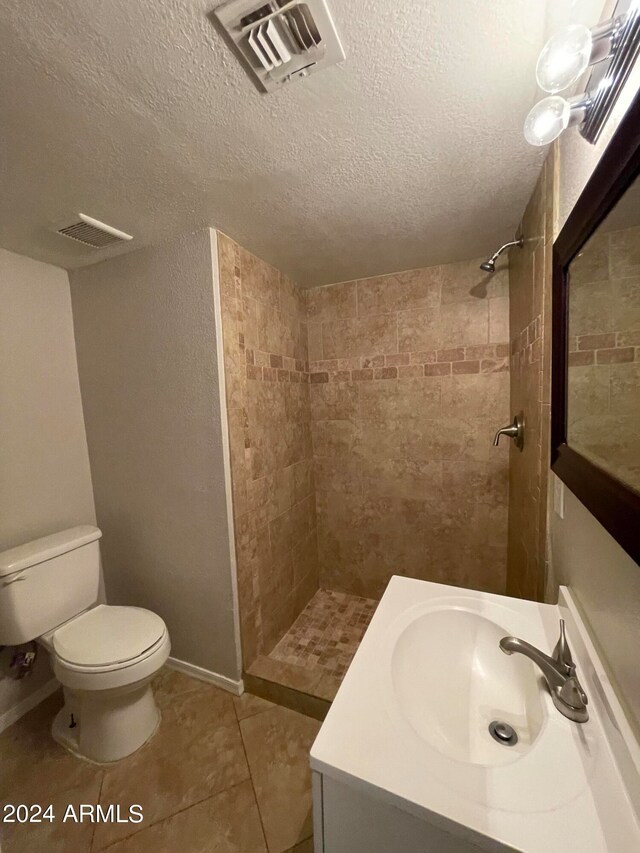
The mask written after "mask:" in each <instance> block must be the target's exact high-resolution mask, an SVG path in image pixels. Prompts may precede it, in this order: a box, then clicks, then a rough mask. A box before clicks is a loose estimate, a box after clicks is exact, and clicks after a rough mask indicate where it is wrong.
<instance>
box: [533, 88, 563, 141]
mask: <svg viewBox="0 0 640 853" xmlns="http://www.w3.org/2000/svg"><path fill="white" fill-rule="evenodd" d="M570 113H571V105H570V104H569V101H566V100H565V99H564V98H561V97H560V96H559V95H551V96H550V97H549V98H544V100H542V101H540V102H539V103H537V104H536V105H535V107H534V108H533V109H532V110H531V111H530V112H529V115H528V116H527V118H526V120H525V123H524V136H525V139H526V140H527V142H529V143H530V144H531V145H548V144H549V143H550V142H553V140H554V139H557V138H558V137H559V136H560V134H561V133H562V131H563V130H565V128H566V127H568V125H569V115H570Z"/></svg>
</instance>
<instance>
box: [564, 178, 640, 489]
mask: <svg viewBox="0 0 640 853" xmlns="http://www.w3.org/2000/svg"><path fill="white" fill-rule="evenodd" d="M567 407H568V411H567V443H568V444H569V446H570V447H573V448H574V449H575V450H577V451H578V452H580V453H582V454H583V455H584V456H586V457H587V458H589V459H590V460H591V461H592V462H594V463H595V464H596V465H599V466H600V467H601V468H604V469H605V470H606V471H608V472H609V473H610V474H612V475H613V476H614V477H617V478H618V479H619V480H622V481H623V482H625V483H626V484H627V485H629V486H631V487H632V488H634V489H636V490H637V491H638V492H640V180H636V182H635V184H633V185H632V186H631V187H630V188H629V190H627V192H626V193H625V195H624V196H622V198H621V199H620V201H619V202H618V204H617V205H616V207H615V208H614V209H613V210H612V211H611V213H610V214H609V216H608V217H607V219H605V221H604V222H603V223H602V224H601V225H600V227H599V228H598V229H597V230H596V232H595V233H594V234H593V236H592V237H591V239H590V240H589V241H588V243H586V245H585V246H584V248H583V249H582V251H581V252H580V254H579V255H578V256H577V257H576V259H575V260H574V261H573V263H572V264H571V266H570V268H569V379H568V395H567Z"/></svg>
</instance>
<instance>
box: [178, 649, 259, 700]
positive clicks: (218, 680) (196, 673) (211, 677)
mask: <svg viewBox="0 0 640 853" xmlns="http://www.w3.org/2000/svg"><path fill="white" fill-rule="evenodd" d="M166 666H168V667H169V669H175V670H176V671H177V672H184V674H185V675H190V676H191V677H192V678H197V679H198V680H199V681H206V682H207V683H208V684H214V685H215V686H216V687H221V688H222V689H223V690H227V691H228V692H229V693H233V695H234V696H242V694H243V693H244V682H243V680H242V679H240V680H239V681H234V680H233V678H227V676H226V675H220V674H219V673H217V672H211V670H209V669H204V667H202V666H196V665H195V664H194V663H187V662H186V661H183V660H178V658H172V657H170V658H169V659H168V660H167V663H166Z"/></svg>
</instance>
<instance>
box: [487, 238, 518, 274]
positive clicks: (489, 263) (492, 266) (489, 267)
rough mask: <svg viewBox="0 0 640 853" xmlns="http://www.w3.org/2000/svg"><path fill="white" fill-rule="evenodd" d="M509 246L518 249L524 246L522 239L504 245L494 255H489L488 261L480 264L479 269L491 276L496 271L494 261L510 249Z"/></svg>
mask: <svg viewBox="0 0 640 853" xmlns="http://www.w3.org/2000/svg"><path fill="white" fill-rule="evenodd" d="M511 246H518V248H520V249H521V248H522V247H523V246H524V237H519V238H518V239H517V240H512V241H511V242H510V243H505V244H504V246H500V248H499V249H498V251H497V252H496V253H495V255H491V257H490V258H489V260H488V261H485V262H484V263H483V264H480V269H481V270H483V271H484V272H488V273H491V274H493V273H494V272H495V271H496V261H497V260H498V258H499V257H500V255H501V254H502V253H503V252H504V251H506V249H510V248H511Z"/></svg>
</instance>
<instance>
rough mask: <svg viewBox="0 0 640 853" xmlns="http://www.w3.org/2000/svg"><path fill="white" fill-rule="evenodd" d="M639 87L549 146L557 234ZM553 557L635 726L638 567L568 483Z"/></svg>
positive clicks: (639, 76) (639, 679)
mask: <svg viewBox="0 0 640 853" xmlns="http://www.w3.org/2000/svg"><path fill="white" fill-rule="evenodd" d="M594 23H595V22H594ZM639 89H640V62H636V65H635V67H634V69H633V71H632V74H631V76H630V78H629V80H628V82H627V85H626V86H625V89H624V91H623V93H622V96H621V98H620V100H619V101H618V103H617V105H616V108H615V110H614V112H613V114H612V116H611V118H610V120H609V122H608V123H607V126H606V128H605V131H604V133H603V135H602V137H601V138H600V140H599V142H598V144H597V145H596V146H591V145H589V144H588V143H587V142H585V140H584V139H582V137H581V136H580V135H579V134H578V133H577V132H576V131H568V132H566V133H564V134H563V135H562V136H561V137H560V140H559V144H558V145H557V149H556V154H557V156H558V168H559V176H558V177H559V191H558V204H557V205H556V212H557V219H556V223H555V229H554V230H555V233H556V234H558V233H559V231H560V229H561V228H562V226H563V225H564V223H565V221H566V219H567V217H568V215H569V213H570V212H571V210H572V208H573V206H574V204H575V202H576V200H577V198H578V196H579V195H580V193H581V192H582V190H583V188H584V186H585V184H586V183H587V181H588V179H589V177H590V176H591V174H592V172H593V170H594V168H595V166H596V165H597V163H598V160H599V159H600V157H601V156H602V153H603V152H604V150H605V148H606V146H607V144H608V142H609V141H610V139H611V137H612V136H613V134H614V133H615V130H616V128H617V126H618V125H619V123H620V120H621V118H622V117H623V115H624V113H625V111H626V109H627V108H628V106H629V104H630V103H631V101H632V99H633V97H634V96H635V94H636V92H637V91H638V90H639ZM552 561H553V573H554V576H555V579H556V581H557V582H559V583H566V584H569V586H571V588H572V589H573V591H574V593H575V595H576V597H577V600H578V602H579V605H580V607H581V608H582V610H583V612H584V614H585V616H586V618H587V620H588V621H589V624H590V626H591V629H592V632H593V635H594V637H595V640H596V642H597V643H598V645H599V646H600V648H601V649H602V650H603V654H604V657H605V660H606V662H607V664H608V667H609V671H610V674H611V676H612V678H613V680H614V682H615V683H616V684H617V687H618V691H619V694H620V697H621V699H622V701H623V702H624V703H625V704H626V706H627V709H628V711H629V716H630V718H631V720H632V723H634V724H635V726H636V728H637V730H638V731H639V732H640V670H639V669H638V660H637V658H638V648H639V647H640V566H637V565H635V564H634V563H633V561H632V560H630V558H629V557H628V556H627V554H626V553H625V552H624V551H623V550H622V548H620V547H619V546H618V545H617V543H616V542H615V541H614V540H613V539H612V538H611V536H609V534H608V533H607V532H606V531H605V530H604V528H602V527H601V525H600V524H599V523H598V522H597V521H596V520H595V518H593V516H592V515H591V514H590V513H589V512H588V511H587V510H586V509H585V508H584V507H583V506H582V504H581V503H580V502H579V501H578V500H577V498H575V497H574V496H573V495H571V494H570V493H569V492H568V490H567V492H566V499H565V517H564V519H561V518H560V517H559V516H558V515H557V513H555V512H554V513H553V514H552ZM552 588H553V585H552ZM552 588H551V589H552ZM550 594H552V592H551V590H550Z"/></svg>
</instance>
